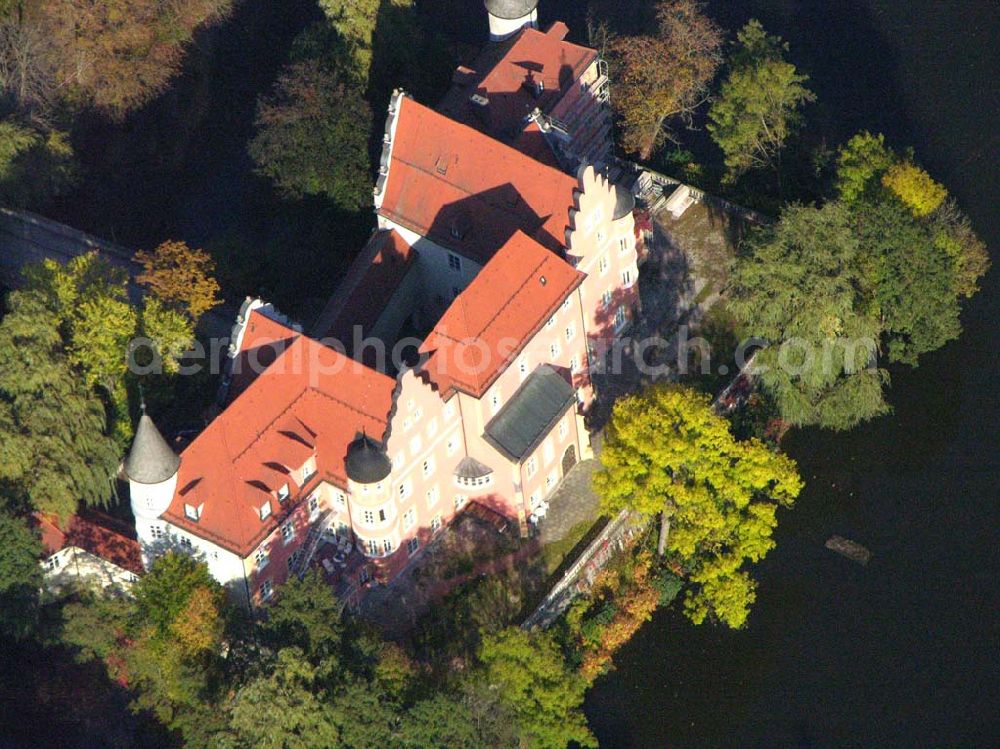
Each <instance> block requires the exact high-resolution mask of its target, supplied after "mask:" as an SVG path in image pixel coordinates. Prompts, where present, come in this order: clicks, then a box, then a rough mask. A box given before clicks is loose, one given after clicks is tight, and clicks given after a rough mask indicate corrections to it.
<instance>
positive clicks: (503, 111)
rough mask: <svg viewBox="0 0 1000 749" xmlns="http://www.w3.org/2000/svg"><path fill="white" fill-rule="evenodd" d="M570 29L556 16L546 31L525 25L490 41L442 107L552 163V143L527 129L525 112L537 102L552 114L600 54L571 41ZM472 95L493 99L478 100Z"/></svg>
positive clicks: (456, 116)
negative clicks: (505, 38) (568, 37)
mask: <svg viewBox="0 0 1000 749" xmlns="http://www.w3.org/2000/svg"><path fill="white" fill-rule="evenodd" d="M568 33H569V29H568V28H567V27H566V24H564V23H562V22H556V23H554V24H552V26H551V27H550V28H549V29H548V31H546V32H544V33H543V32H541V31H538V30H537V29H532V28H525V29H524V30H522V31H521V32H519V33H518V34H517V35H516V36H515V37H513V38H512V39H511V40H509V41H507V42H504V43H501V44H494V45H489V46H488V47H486V48H485V49H484V50H483V52H482V54H481V55H480V56H479V58H478V59H477V60H476V62H475V64H474V67H475V72H472V71H468V72H463V73H462V74H458V75H456V76H455V77H454V79H453V80H454V85H453V86H452V88H451V90H450V91H449V92H448V93H447V94H446V95H445V97H444V99H442V101H441V104H440V105H439V107H438V109H439V110H440V111H441V112H442V113H444V114H446V115H448V116H449V117H451V118H453V119H456V120H459V121H460V122H464V123H465V124H467V125H469V126H470V127H474V128H476V129H477V130H481V131H482V132H484V133H489V134H490V135H492V136H493V137H494V138H499V139H500V140H503V141H505V142H507V143H510V144H511V145H513V146H514V147H515V148H517V149H518V150H521V151H524V153H526V154H528V155H529V156H531V157H532V158H536V159H540V160H542V161H544V162H545V163H550V164H551V163H552V162H553V158H552V157H551V155H550V150H551V149H549V148H548V146H547V144H546V143H545V141H544V139H543V138H542V137H541V135H540V133H539V135H538V137H532V136H530V135H527V133H528V132H529V131H530V128H531V125H530V123H528V122H526V118H527V117H528V115H529V114H531V112H532V111H533V110H535V109H536V108H538V109H540V110H541V111H542V112H543V113H545V114H550V113H551V110H552V108H553V107H554V106H555V105H556V103H557V102H558V101H559V100H560V99H562V97H563V95H564V94H565V93H566V91H567V90H568V89H569V88H570V87H571V86H573V85H574V84H575V83H576V81H578V80H579V79H580V77H581V76H582V75H583V73H584V72H585V71H586V70H587V68H588V67H589V66H590V65H591V63H593V61H594V60H595V59H596V58H597V52H596V51H595V50H593V49H590V48H588V47H582V46H580V45H578V44H573V43H571V42H567V41H566V40H565V37H566V34H568ZM466 70H468V69H466ZM473 95H477V96H479V97H482V98H484V99H486V100H487V101H488V102H489V103H488V104H485V105H484V104H477V103H475V102H473V101H472V96H473Z"/></svg>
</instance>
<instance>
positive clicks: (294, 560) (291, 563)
mask: <svg viewBox="0 0 1000 749" xmlns="http://www.w3.org/2000/svg"><path fill="white" fill-rule="evenodd" d="M301 558H302V549H296V550H295V551H294V552H292V553H291V554H290V555H289V556H288V571H289V572H294V571H295V567H296V566H297V565H298V563H299V560H300V559H301Z"/></svg>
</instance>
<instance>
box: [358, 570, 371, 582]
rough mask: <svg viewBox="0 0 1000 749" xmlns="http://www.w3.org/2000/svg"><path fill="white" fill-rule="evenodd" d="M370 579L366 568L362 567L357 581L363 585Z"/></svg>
mask: <svg viewBox="0 0 1000 749" xmlns="http://www.w3.org/2000/svg"><path fill="white" fill-rule="evenodd" d="M371 579H372V574H371V573H370V572H369V571H368V568H367V567H362V568H361V572H359V573H358V581H359V582H360V583H361V584H362V585H364V584H365V583H366V582H368V581H369V580H371Z"/></svg>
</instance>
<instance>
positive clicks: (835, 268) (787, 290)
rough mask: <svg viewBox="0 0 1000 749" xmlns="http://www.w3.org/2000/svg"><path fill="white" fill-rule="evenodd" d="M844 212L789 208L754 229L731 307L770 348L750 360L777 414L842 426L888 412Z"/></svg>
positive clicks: (876, 334)
mask: <svg viewBox="0 0 1000 749" xmlns="http://www.w3.org/2000/svg"><path fill="white" fill-rule="evenodd" d="M860 253H861V250H860V247H859V246H858V238H857V236H856V232H855V228H854V226H853V225H852V222H851V215H850V213H849V211H848V210H847V209H846V208H845V207H844V206H843V205H840V204H836V203H831V204H828V205H825V206H823V207H822V208H813V207H809V206H790V207H788V208H787V209H786V210H785V211H784V212H783V213H782V215H781V219H780V220H779V221H778V223H777V224H775V225H773V226H769V227H765V228H763V229H761V230H759V231H757V232H755V233H753V234H752V235H751V236H750V237H749V238H748V240H747V241H746V242H745V243H744V247H743V248H742V250H741V254H740V256H739V257H738V258H737V260H736V263H735V265H734V267H733V270H732V274H731V277H730V281H729V288H728V291H727V294H728V296H729V303H728V308H729V310H730V311H731V312H732V313H733V315H734V316H735V317H736V319H737V320H738V321H740V323H742V326H743V332H744V334H745V335H746V336H751V337H756V338H761V339H764V340H765V341H767V342H769V343H770V344H773V345H771V346H769V347H768V348H767V349H765V350H763V351H761V352H760V353H758V355H757V358H756V360H755V364H756V365H757V367H758V368H759V369H760V372H761V374H760V376H761V379H762V380H763V382H764V383H765V385H766V386H767V387H768V388H770V389H771V390H772V392H773V393H774V396H775V399H776V401H777V404H778V408H779V410H780V411H781V414H782V417H783V418H784V419H785V420H786V421H788V422H790V423H792V424H796V425H801V424H819V425H821V426H826V427H831V428H834V429H848V428H850V427H853V426H854V425H856V424H857V423H859V422H861V421H865V420H867V419H871V418H873V417H874V416H878V415H880V414H883V413H885V412H886V411H887V410H888V406H886V404H885V401H884V399H883V396H882V385H883V383H884V382H885V381H886V380H887V375H886V373H885V372H884V371H882V370H879V369H877V368H876V367H875V366H873V362H874V356H875V353H876V350H877V346H878V344H879V340H880V336H881V333H882V323H881V320H880V317H879V313H878V309H877V307H876V305H875V303H874V300H873V298H872V292H871V287H870V284H869V282H868V278H867V274H866V271H865V267H864V264H863V263H862V261H861V260H862V258H861V254H860Z"/></svg>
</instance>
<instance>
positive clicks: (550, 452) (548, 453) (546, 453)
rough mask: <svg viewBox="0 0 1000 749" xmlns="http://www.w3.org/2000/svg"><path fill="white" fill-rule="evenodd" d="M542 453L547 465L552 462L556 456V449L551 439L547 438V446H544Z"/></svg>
mask: <svg viewBox="0 0 1000 749" xmlns="http://www.w3.org/2000/svg"><path fill="white" fill-rule="evenodd" d="M542 455H543V460H544V461H545V465H548V464H549V463H551V462H552V459H553V458H554V457H555V450H554V448H553V447H552V440H551V439H547V440H545V446H544V447H543V448H542Z"/></svg>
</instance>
